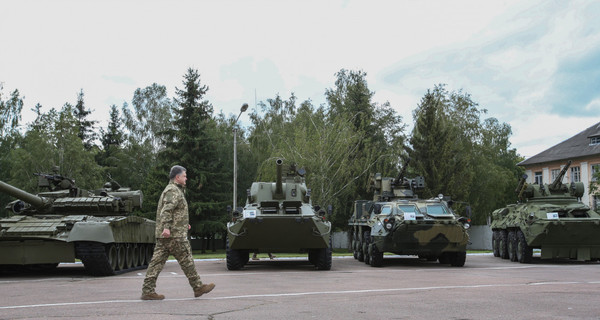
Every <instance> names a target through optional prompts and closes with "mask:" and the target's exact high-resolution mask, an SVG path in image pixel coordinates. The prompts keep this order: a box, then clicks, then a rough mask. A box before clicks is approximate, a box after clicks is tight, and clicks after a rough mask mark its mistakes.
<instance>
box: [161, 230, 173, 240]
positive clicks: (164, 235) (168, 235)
mask: <svg viewBox="0 0 600 320" xmlns="http://www.w3.org/2000/svg"><path fill="white" fill-rule="evenodd" d="M162 236H163V237H165V238H170V237H171V230H169V229H163V232H162Z"/></svg>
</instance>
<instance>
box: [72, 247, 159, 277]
mask: <svg viewBox="0 0 600 320" xmlns="http://www.w3.org/2000/svg"><path fill="white" fill-rule="evenodd" d="M129 246H132V247H137V246H140V250H139V251H129V250H128V247H129ZM153 250H154V244H153V243H139V244H133V243H106V244H105V243H100V242H76V243H75V255H76V257H77V258H78V259H80V260H81V262H82V263H83V265H84V266H85V269H86V271H87V272H88V273H89V274H90V275H93V276H97V277H102V276H112V275H117V274H122V273H126V272H130V271H133V270H139V269H145V268H147V267H148V263H149V262H150V259H151V258H152V251H153ZM130 252H132V253H135V252H137V255H140V252H141V256H142V257H139V256H135V254H133V255H132V257H129V255H130ZM133 256H135V258H134V257H133Z"/></svg>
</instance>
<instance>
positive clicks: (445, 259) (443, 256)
mask: <svg viewBox="0 0 600 320" xmlns="http://www.w3.org/2000/svg"><path fill="white" fill-rule="evenodd" d="M438 260H439V261H440V264H449V263H451V262H452V259H451V258H450V252H442V253H440V256H439V257H438Z"/></svg>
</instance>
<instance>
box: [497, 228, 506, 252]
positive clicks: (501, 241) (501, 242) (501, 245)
mask: <svg viewBox="0 0 600 320" xmlns="http://www.w3.org/2000/svg"><path fill="white" fill-rule="evenodd" d="M498 250H499V251H500V258H502V259H508V233H507V232H506V230H500V231H498Z"/></svg>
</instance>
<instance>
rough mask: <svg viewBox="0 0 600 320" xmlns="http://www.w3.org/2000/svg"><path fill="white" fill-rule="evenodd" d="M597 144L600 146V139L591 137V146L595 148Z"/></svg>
mask: <svg viewBox="0 0 600 320" xmlns="http://www.w3.org/2000/svg"><path fill="white" fill-rule="evenodd" d="M597 144H600V137H591V138H590V146H595V145H597Z"/></svg>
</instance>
